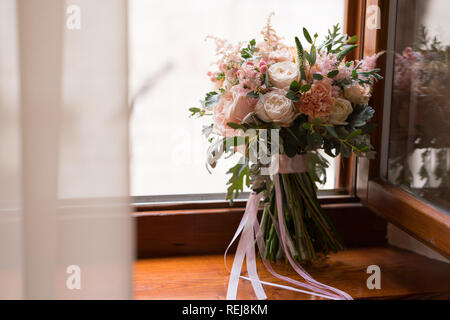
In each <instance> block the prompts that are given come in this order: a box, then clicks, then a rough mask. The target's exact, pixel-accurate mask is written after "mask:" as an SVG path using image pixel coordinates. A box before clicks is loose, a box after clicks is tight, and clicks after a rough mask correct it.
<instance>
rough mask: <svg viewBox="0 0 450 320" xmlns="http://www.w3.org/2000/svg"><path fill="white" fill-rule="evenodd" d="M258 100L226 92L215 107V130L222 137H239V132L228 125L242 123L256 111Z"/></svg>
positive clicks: (238, 93) (237, 93)
mask: <svg viewBox="0 0 450 320" xmlns="http://www.w3.org/2000/svg"><path fill="white" fill-rule="evenodd" d="M256 102H257V99H252V98H249V97H247V96H245V95H242V94H240V92H238V91H237V90H236V92H234V93H231V92H226V93H224V94H223V95H222V96H221V97H220V100H219V102H218V103H217V105H215V106H214V107H213V121H214V130H215V131H216V133H217V134H220V135H222V136H234V135H237V131H236V130H234V129H232V128H230V127H229V126H228V125H227V123H228V122H234V123H242V120H244V118H245V117H246V116H247V115H248V114H249V113H251V112H253V111H254V110H255V105H256Z"/></svg>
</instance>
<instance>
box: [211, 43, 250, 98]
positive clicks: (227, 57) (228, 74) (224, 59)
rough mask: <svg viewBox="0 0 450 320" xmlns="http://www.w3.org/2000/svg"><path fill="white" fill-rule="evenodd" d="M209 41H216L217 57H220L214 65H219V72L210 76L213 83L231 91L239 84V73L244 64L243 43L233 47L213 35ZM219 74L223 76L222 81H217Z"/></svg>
mask: <svg viewBox="0 0 450 320" xmlns="http://www.w3.org/2000/svg"><path fill="white" fill-rule="evenodd" d="M208 39H211V40H214V42H215V43H216V55H217V56H219V57H220V58H219V60H217V61H216V62H215V63H213V65H214V64H215V65H217V67H218V69H219V71H218V72H217V71H216V72H214V73H211V75H208V76H210V79H211V81H213V82H217V81H218V82H219V83H220V85H223V87H224V88H225V89H229V88H230V87H231V86H233V85H234V84H236V82H237V72H238V70H239V69H240V65H241V62H242V57H241V47H242V42H239V43H237V44H236V45H233V44H231V43H229V42H228V41H226V40H223V39H220V38H218V37H215V36H211V35H208V36H207V37H206V40H208ZM219 74H223V78H222V79H221V80H218V79H217V77H218V75H219ZM216 80H217V81H216ZM219 87H220V86H219Z"/></svg>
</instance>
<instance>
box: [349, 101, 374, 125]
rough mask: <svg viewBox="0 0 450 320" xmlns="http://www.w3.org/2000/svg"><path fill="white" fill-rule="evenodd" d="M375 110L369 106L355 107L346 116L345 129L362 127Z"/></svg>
mask: <svg viewBox="0 0 450 320" xmlns="http://www.w3.org/2000/svg"><path fill="white" fill-rule="evenodd" d="M374 113H375V110H374V109H372V108H371V107H370V106H369V105H367V104H365V105H356V106H355V107H354V108H353V112H352V113H351V114H350V115H349V116H348V118H347V120H346V121H347V122H348V125H347V126H346V128H355V127H362V126H364V125H365V124H366V123H367V122H369V120H370V119H371V118H372V117H373V115H374Z"/></svg>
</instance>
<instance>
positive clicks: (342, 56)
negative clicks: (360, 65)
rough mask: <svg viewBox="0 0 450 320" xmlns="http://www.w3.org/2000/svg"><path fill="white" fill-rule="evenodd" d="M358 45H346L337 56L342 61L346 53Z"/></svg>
mask: <svg viewBox="0 0 450 320" xmlns="http://www.w3.org/2000/svg"><path fill="white" fill-rule="evenodd" d="M357 47H358V45H357V44H351V45H345V46H344V49H343V50H342V51H341V52H339V53H338V54H337V56H336V58H337V60H338V61H342V60H343V59H344V58H345V56H346V55H348V54H349V53H350V52H352V51H353V50H355V49H356V48H357Z"/></svg>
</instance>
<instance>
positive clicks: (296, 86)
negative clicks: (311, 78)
mask: <svg viewBox="0 0 450 320" xmlns="http://www.w3.org/2000/svg"><path fill="white" fill-rule="evenodd" d="M299 88H300V85H299V83H298V82H297V81H296V80H294V81H292V82H291V85H290V86H289V90H291V91H298V90H299Z"/></svg>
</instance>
